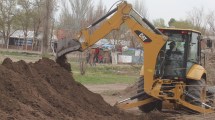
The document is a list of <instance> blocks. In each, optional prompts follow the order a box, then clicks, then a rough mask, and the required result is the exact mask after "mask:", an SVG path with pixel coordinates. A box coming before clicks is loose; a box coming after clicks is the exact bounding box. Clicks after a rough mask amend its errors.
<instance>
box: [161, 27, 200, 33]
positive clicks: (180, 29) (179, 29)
mask: <svg viewBox="0 0 215 120" xmlns="http://www.w3.org/2000/svg"><path fill="white" fill-rule="evenodd" d="M158 29H159V30H178V31H191V32H196V33H199V34H201V32H199V31H196V30H193V29H182V28H158Z"/></svg>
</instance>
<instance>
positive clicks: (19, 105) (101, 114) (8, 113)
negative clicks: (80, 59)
mask: <svg viewBox="0 0 215 120" xmlns="http://www.w3.org/2000/svg"><path fill="white" fill-rule="evenodd" d="M0 74H1V76H0V118H1V119H5V120H6V119H9V120H13V119H18V120H34V119H35V120H41V119H45V120H48V119H51V120H133V119H135V120H137V119H140V118H139V117H137V116H134V115H131V114H129V113H124V112H122V111H120V110H119V109H117V108H115V107H112V106H110V105H109V104H107V103H106V102H104V100H103V98H102V97H101V96H100V95H98V94H95V93H92V92H91V91H89V90H88V89H87V88H85V87H84V86H83V85H82V84H80V83H78V82H76V81H74V79H73V77H72V75H71V73H70V72H68V71H67V70H65V69H64V68H62V67H60V66H59V65H58V64H56V63H55V62H54V61H52V60H50V59H45V58H44V59H41V60H39V61H37V62H35V63H26V62H25V61H22V60H21V61H18V62H12V61H11V60H10V59H9V58H7V59H5V60H4V61H3V63H2V65H0Z"/></svg>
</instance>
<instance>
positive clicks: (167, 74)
mask: <svg viewBox="0 0 215 120" xmlns="http://www.w3.org/2000/svg"><path fill="white" fill-rule="evenodd" d="M159 30H160V31H161V32H162V33H163V34H164V35H166V36H168V41H167V42H166V44H165V45H164V47H163V48H162V50H161V52H160V54H163V58H164V59H160V58H158V61H159V62H158V63H157V68H156V70H157V72H156V75H158V76H161V77H162V78H164V79H165V78H166V79H176V80H185V79H186V74H187V72H188V71H189V69H190V68H191V67H192V65H194V64H200V63H201V59H200V58H201V54H200V52H201V47H200V46H201V42H200V38H201V33H200V32H198V31H194V30H190V29H176V28H160V29H159Z"/></svg>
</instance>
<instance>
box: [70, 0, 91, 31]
mask: <svg viewBox="0 0 215 120" xmlns="http://www.w3.org/2000/svg"><path fill="white" fill-rule="evenodd" d="M69 3H70V6H71V8H72V17H73V18H74V21H75V22H76V24H74V29H75V30H77V31H80V30H81V28H83V27H84V25H85V21H86V17H87V13H88V12H89V9H91V8H93V5H92V0H69Z"/></svg>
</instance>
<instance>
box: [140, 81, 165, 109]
mask: <svg viewBox="0 0 215 120" xmlns="http://www.w3.org/2000/svg"><path fill="white" fill-rule="evenodd" d="M143 88H144V78H143V77H140V78H139V81H138V90H137V93H141V92H144V90H143ZM150 97H151V96H149V95H148V94H143V95H142V96H140V97H139V98H138V101H141V100H145V99H147V98H150ZM161 109H162V101H161V100H156V101H154V102H151V103H148V104H146V105H142V106H139V110H141V111H142V112H145V113H149V112H151V111H153V110H159V111H161Z"/></svg>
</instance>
